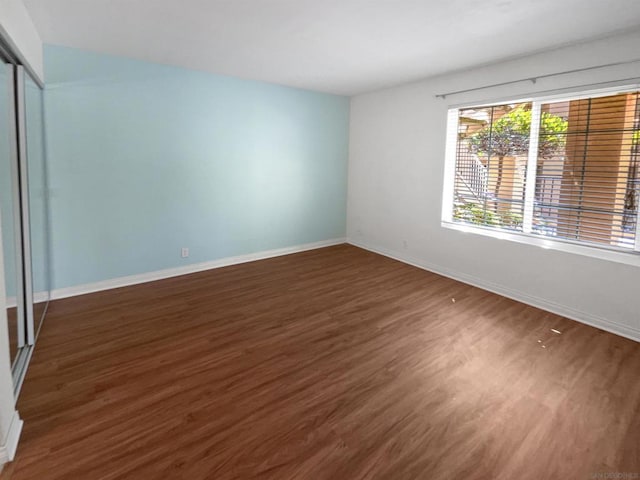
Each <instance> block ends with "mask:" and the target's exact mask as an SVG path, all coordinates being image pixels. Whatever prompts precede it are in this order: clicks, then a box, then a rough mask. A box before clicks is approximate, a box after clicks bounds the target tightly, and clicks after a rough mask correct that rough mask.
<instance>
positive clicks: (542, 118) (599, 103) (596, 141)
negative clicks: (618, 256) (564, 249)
mask: <svg viewBox="0 0 640 480" xmlns="http://www.w3.org/2000/svg"><path fill="white" fill-rule="evenodd" d="M448 138H449V140H448V149H447V152H448V153H447V158H448V162H449V165H448V171H449V172H450V173H449V174H448V175H447V180H446V181H447V184H448V185H446V188H445V196H446V197H447V198H445V202H444V205H443V221H444V222H445V223H447V224H453V225H466V226H467V227H470V228H474V227H478V228H479V229H483V230H490V231H500V232H506V233H515V234H521V235H522V234H524V235H526V236H528V237H538V238H547V239H555V240H561V241H563V242H572V243H578V244H582V245H589V246H598V247H604V248H607V249H612V250H620V251H627V252H634V251H635V252H637V251H640V241H639V240H640V239H639V238H638V237H639V236H640V235H639V234H638V201H639V194H640V91H638V90H637V89H636V90H631V91H623V92H611V91H609V92H600V93H592V94H590V95H582V96H574V97H568V98H567V97H565V98H557V97H556V98H551V99H550V98H546V99H533V100H532V101H522V102H510V103H503V104H499V105H491V106H482V107H469V108H458V109H453V110H450V111H449V132H448Z"/></svg>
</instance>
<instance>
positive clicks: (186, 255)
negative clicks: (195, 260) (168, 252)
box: [180, 247, 189, 258]
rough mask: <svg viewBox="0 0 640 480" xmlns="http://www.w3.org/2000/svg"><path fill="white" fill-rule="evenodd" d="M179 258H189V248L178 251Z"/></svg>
mask: <svg viewBox="0 0 640 480" xmlns="http://www.w3.org/2000/svg"><path fill="white" fill-rule="evenodd" d="M180 256H181V257H182V258H187V257H188V256H189V248H188V247H182V250H181V251H180Z"/></svg>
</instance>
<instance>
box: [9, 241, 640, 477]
mask: <svg viewBox="0 0 640 480" xmlns="http://www.w3.org/2000/svg"><path fill="white" fill-rule="evenodd" d="M454 300H455V301H454ZM552 329H555V330H557V331H559V332H561V333H560V334H558V333H555V332H553V331H552ZM639 373H640V344H639V343H636V342H633V341H631V340H627V339H624V338H621V337H618V336H615V335H612V334H609V333H606V332H603V331H600V330H597V329H595V328H591V327H588V326H586V325H582V324H580V323H576V322H573V321H570V320H567V319H564V318H561V317H558V316H556V315H553V314H550V313H546V312H543V311H540V310H537V309H535V308H532V307H528V306H526V305H523V304H520V303H517V302H515V301H512V300H508V299H506V298H502V297H500V296H497V295H494V294H491V293H488V292H485V291H483V290H480V289H477V288H473V287H470V286H468V285H465V284H462V283H459V282H456V281H453V280H450V279H447V278H443V277H440V276H438V275H435V274H431V273H428V272H425V271H422V270H420V269H417V268H414V267H411V266H408V265H405V264H402V263H399V262H396V261H394V260H391V259H388V258H385V257H382V256H379V255H375V254H373V253H370V252H366V251H364V250H361V249H358V248H356V247H352V246H348V245H341V246H336V247H329V248H324V249H320V250H314V251H309V252H305V253H300V254H296V255H289V256H284V257H278V258H273V259H269V260H263V261H259V262H253V263H247V264H242V265H237V266H233V267H227V268H223V269H217V270H211V271H207V272H202V273H197V274H192V275H188V276H183V277H177V278H173V279H168V280H163V281H158V282H154V283H147V284H143V285H139V286H133V287H127V288H122V289H118V290H110V291H105V292H100V293H95V294H91V295H85V296H81V297H75V298H70V299H65V300H58V301H55V302H52V303H51V305H50V310H49V314H48V316H47V319H46V320H45V324H44V327H43V330H42V332H41V336H40V338H39V340H38V344H37V345H36V349H35V354H34V357H33V360H32V363H31V367H30V369H29V372H28V375H27V379H26V381H25V384H24V387H23V391H22V395H21V397H20V401H19V403H18V409H19V411H20V413H21V415H22V417H23V418H24V420H25V427H24V431H23V436H22V439H21V443H20V446H19V448H18V454H17V457H16V460H15V461H14V462H13V463H11V464H9V465H7V466H6V467H5V471H4V472H3V474H2V476H0V478H2V479H11V480H23V479H46V480H57V479H74V480H75V479H79V480H93V479H105V480H106V479H109V480H113V479H136V480H137V479H145V480H148V479H182V478H184V479H190V480H196V479H215V480H223V479H278V480H285V479H303V480H322V479H331V480H342V479H392V480H401V479H504V480H507V479H508V480H528V479H531V480H533V479H535V480H541V479H542V480H545V479H549V480H556V479H558V480H559V479H562V480H565V479H589V478H594V477H592V475H594V474H598V473H603V474H604V473H611V472H640V381H638V380H639ZM603 478H604V477H603Z"/></svg>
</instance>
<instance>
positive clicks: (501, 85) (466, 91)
mask: <svg viewBox="0 0 640 480" xmlns="http://www.w3.org/2000/svg"><path fill="white" fill-rule="evenodd" d="M637 62H640V58H636V59H634V60H627V61H624V62H614V63H606V64H604V65H596V66H594V67H584V68H576V69H574V70H567V71H566V72H557V73H547V74H545V75H538V76H536V77H528V78H521V79H520V80H510V81H508V82H501V83H494V84H492V85H484V86H482V87H475V88H467V89H465V90H456V91H455V92H448V93H439V94H437V95H436V98H442V99H443V100H444V99H445V98H447V97H449V96H451V95H458V94H460V93H468V92H476V91H478V90H485V89H487V88H494V87H503V86H505V85H513V84H514V83H521V82H531V83H536V82H537V81H538V80H540V79H542V78H549V77H557V76H559V75H569V74H571V73H580V72H587V71H589V70H597V69H599V68H608V67H616V66H619V65H628V64H630V63H637Z"/></svg>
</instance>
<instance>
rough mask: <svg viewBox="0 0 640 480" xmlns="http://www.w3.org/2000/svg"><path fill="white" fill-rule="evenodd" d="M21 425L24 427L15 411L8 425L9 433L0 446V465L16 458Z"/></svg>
mask: <svg viewBox="0 0 640 480" xmlns="http://www.w3.org/2000/svg"><path fill="white" fill-rule="evenodd" d="M22 425H24V421H23V420H22V419H21V418H20V414H18V411H17V410H16V411H15V412H14V413H13V418H12V419H11V425H9V431H8V432H7V436H6V438H5V439H4V444H3V445H0V465H4V464H5V463H7V462H10V461H11V460H13V458H14V457H15V456H16V450H17V449H18V440H19V439H20V433H21V432H22Z"/></svg>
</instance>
